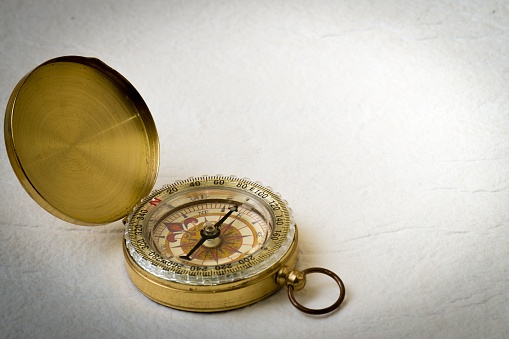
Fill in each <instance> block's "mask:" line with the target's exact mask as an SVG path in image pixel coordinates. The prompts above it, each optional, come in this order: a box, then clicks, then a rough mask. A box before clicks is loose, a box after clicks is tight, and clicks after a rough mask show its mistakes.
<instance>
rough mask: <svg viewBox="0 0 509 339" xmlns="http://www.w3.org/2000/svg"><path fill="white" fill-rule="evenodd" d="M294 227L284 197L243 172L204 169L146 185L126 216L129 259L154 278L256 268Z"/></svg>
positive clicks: (242, 275) (188, 278)
mask: <svg viewBox="0 0 509 339" xmlns="http://www.w3.org/2000/svg"><path fill="white" fill-rule="evenodd" d="M295 232H296V228H295V224H294V222H293V219H292V216H291V213H290V210H289V208H288V207H287V205H286V203H285V202H284V201H283V200H282V199H281V198H280V197H279V195H278V194H276V193H274V192H272V190H271V189H270V188H267V187H264V186H262V185H260V184H259V183H254V182H251V181H249V180H246V179H239V178H236V177H223V176H210V177H209V176H204V177H199V178H190V179H187V180H184V181H178V182H176V183H174V184H172V185H169V186H165V187H163V188H162V189H161V190H158V191H156V192H154V193H152V194H151V195H150V196H149V197H147V198H146V199H145V200H144V201H143V202H142V203H141V204H140V205H139V206H137V207H136V208H135V209H134V211H133V213H131V215H130V216H129V218H128V219H127V231H126V242H125V245H126V248H127V253H128V254H129V257H130V260H132V261H134V262H135V263H136V265H137V266H139V267H141V268H143V271H145V272H148V273H149V274H151V275H154V276H156V277H158V278H161V279H163V280H166V281H173V282H177V283H184V284H188V285H218V284H226V283H231V282H232V281H239V280H243V279H246V278H249V277H252V276H255V275H257V274H259V273H261V272H263V271H264V270H265V269H267V268H268V267H271V266H272V265H274V264H275V263H277V262H278V261H280V260H281V259H282V258H283V257H284V256H285V255H286V253H287V252H288V250H289V249H290V247H291V246H292V243H293V241H294V235H295Z"/></svg>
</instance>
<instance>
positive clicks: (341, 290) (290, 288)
mask: <svg viewBox="0 0 509 339" xmlns="http://www.w3.org/2000/svg"><path fill="white" fill-rule="evenodd" d="M302 273H304V276H306V275H307V274H309V273H322V274H325V275H328V276H329V277H331V278H332V279H334V280H335V281H336V283H337V284H338V286H339V298H338V300H336V302H335V303H334V304H332V305H330V306H329V307H325V308H321V309H314V308H307V307H304V306H302V305H301V304H300V303H299V302H298V301H297V300H296V299H295V296H294V295H293V292H294V288H293V286H292V285H288V298H289V299H290V302H291V303H292V304H293V306H295V307H296V308H297V309H298V310H299V311H302V312H304V313H309V314H325V313H329V312H332V311H334V310H335V309H337V308H338V307H339V305H341V303H342V302H343V300H344V299H345V285H344V284H343V281H341V279H340V278H339V277H338V276H337V275H336V273H334V272H332V271H329V270H328V269H326V268H321V267H311V268H308V269H305V270H304V271H302Z"/></svg>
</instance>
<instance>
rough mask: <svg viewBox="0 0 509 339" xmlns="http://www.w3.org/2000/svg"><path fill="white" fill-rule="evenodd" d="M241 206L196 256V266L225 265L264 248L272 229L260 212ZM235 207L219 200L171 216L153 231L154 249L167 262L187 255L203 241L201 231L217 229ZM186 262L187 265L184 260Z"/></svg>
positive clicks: (191, 207)
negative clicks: (218, 223) (230, 209)
mask: <svg viewBox="0 0 509 339" xmlns="http://www.w3.org/2000/svg"><path fill="white" fill-rule="evenodd" d="M239 205H240V207H239V209H238V211H237V213H234V214H232V215H231V216H229V218H228V219H226V221H224V223H223V224H222V227H221V229H220V233H219V235H218V236H217V237H216V238H213V239H208V240H206V241H205V242H204V243H203V245H202V246H200V248H199V249H198V250H196V252H194V253H193V255H192V259H191V261H192V262H193V263H194V264H198V265H202V266H217V265H224V264H226V263H230V262H233V261H236V260H240V259H242V258H245V257H246V255H250V254H253V253H255V252H256V251H258V250H260V249H261V247H262V245H263V244H264V243H265V241H266V240H267V237H268V236H269V234H271V233H272V228H271V226H269V225H268V224H267V222H266V221H265V218H264V217H263V216H261V215H260V214H258V213H257V212H256V211H254V210H252V209H249V208H246V207H245V206H243V205H241V204H240V202H239ZM231 206H233V205H232V204H231V203H225V202H224V201H221V200H216V201H208V202H199V203H197V204H193V205H190V206H187V207H184V208H181V209H179V210H177V211H175V212H174V213H171V214H170V215H168V216H167V217H165V218H164V219H162V220H161V221H160V222H159V223H158V224H157V225H156V226H155V228H154V229H153V233H152V236H151V238H152V242H153V246H154V248H155V249H156V251H157V252H159V254H160V255H161V256H162V257H163V258H166V259H171V258H180V257H182V256H185V255H186V254H187V253H189V251H191V249H192V248H194V246H196V244H197V243H198V242H199V241H200V240H201V238H202V237H201V235H200V231H202V230H203V229H205V228H206V227H210V226H212V227H213V225H214V224H216V223H217V222H219V220H220V219H221V218H222V217H223V216H224V215H225V214H226V213H227V211H228V208H229V207H231ZM182 261H183V262H186V260H184V259H182ZM187 262H188V261H187Z"/></svg>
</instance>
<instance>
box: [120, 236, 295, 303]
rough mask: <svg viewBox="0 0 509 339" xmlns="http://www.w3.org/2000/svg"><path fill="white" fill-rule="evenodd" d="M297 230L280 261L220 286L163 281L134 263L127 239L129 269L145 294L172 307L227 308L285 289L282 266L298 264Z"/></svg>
mask: <svg viewBox="0 0 509 339" xmlns="http://www.w3.org/2000/svg"><path fill="white" fill-rule="evenodd" d="M297 238H298V236H297V231H296V233H295V238H294V241H293V243H292V245H291V246H290V248H289V249H288V252H287V253H286V254H285V255H284V256H283V258H281V260H280V261H279V262H277V263H276V264H274V265H272V266H271V267H269V268H267V269H265V270H264V271H262V272H260V273H259V274H257V275H255V276H253V277H250V278H247V279H244V280H240V281H236V282H233V283H227V284H220V285H206V286H205V285H186V284H181V283H176V282H172V281H167V280H163V279H161V278H158V277H155V276H153V275H151V274H149V273H147V272H146V271H145V270H143V268H141V267H140V266H139V265H138V264H136V263H135V262H134V260H133V259H132V258H131V256H130V255H129V253H128V252H127V249H126V246H125V241H124V242H123V249H124V256H125V261H126V268H127V273H128V275H129V278H130V279H131V281H132V282H133V284H134V285H135V286H136V287H137V288H138V290H140V292H142V293H143V294H144V295H145V296H147V297H148V298H150V299H152V300H153V301H155V302H157V303H159V304H162V305H165V306H169V307H171V308H175V309H179V310H183V311H192V312H218V311H227V310H231V309H236V308H240V307H244V306H247V305H251V304H253V303H255V302H257V301H260V300H262V299H264V298H266V297H268V296H270V295H271V294H273V293H274V292H276V291H277V290H278V289H280V288H281V285H279V284H278V283H277V281H276V276H277V273H278V272H279V271H280V270H281V268H282V267H288V269H290V270H291V269H293V268H294V267H295V265H296V263H297V240H298V239H297Z"/></svg>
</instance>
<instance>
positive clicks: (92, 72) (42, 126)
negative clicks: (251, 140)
mask: <svg viewBox="0 0 509 339" xmlns="http://www.w3.org/2000/svg"><path fill="white" fill-rule="evenodd" d="M4 127H5V133H4V134H5V143H6V147H7V153H8V155H9V160H10V162H11V165H12V167H13V169H14V172H15V173H16V175H17V177H18V179H19V180H20V182H21V184H22V185H23V187H24V188H25V190H26V191H27V192H28V193H29V194H30V196H31V197H32V198H33V199H34V200H35V201H36V202H37V203H38V204H39V205H41V206H42V207H43V208H44V209H46V210H47V211H48V212H50V213H52V214H53V215H55V216H56V217H58V218H61V219H63V220H65V221H68V222H71V223H75V224H80V225H102V224H106V223H110V222H113V221H116V220H119V219H123V222H124V224H125V226H126V230H125V237H124V242H123V248H124V255H125V262H126V267H127V272H128V275H129V277H130V279H131V280H132V282H133V283H134V284H135V286H136V287H137V288H138V289H139V290H140V291H141V292H142V293H143V294H145V295H146V296H147V297H149V298H150V299H152V300H154V301H156V302H158V303H160V304H163V305H166V306H169V307H172V308H176V309H181V310H187V311H196V312H214V311H223V310H230V309H235V308H238V307H242V306H246V305H249V304H252V303H254V302H257V301H259V300H261V299H263V298H265V297H267V296H269V295H271V294H272V293H274V292H276V291H277V290H278V289H279V288H280V287H282V286H287V287H288V296H289V298H290V301H291V302H292V304H293V305H295V306H296V307H297V308H298V309H299V310H301V311H303V312H307V313H312V314H323V313H328V312H331V311H333V310H335V309H337V308H338V307H339V306H340V304H341V303H342V302H343V300H344V297H345V287H344V285H343V282H342V281H341V279H340V278H339V277H338V276H337V275H336V274H335V273H333V272H331V271H329V270H326V269H324V268H310V269H307V270H304V271H297V270H295V266H296V262H297V240H298V232H297V227H296V225H295V222H294V219H293V216H292V212H291V210H290V208H289V207H288V205H287V203H286V201H285V200H283V199H282V198H281V196H280V195H279V194H277V193H275V192H274V191H273V190H272V189H271V188H269V187H265V186H263V185H262V184H260V183H258V182H253V181H251V180H248V179H241V178H237V177H235V176H222V175H216V176H201V177H191V178H189V179H186V180H181V181H177V182H175V183H173V184H171V185H166V186H164V187H162V188H161V189H159V190H156V191H153V192H152V193H150V192H151V190H152V189H153V186H154V182H155V180H156V176H157V171H158V166H159V141H158V136H157V131H156V127H155V124H154V121H153V119H152V116H151V115H150V112H149V110H148V108H147V106H146V104H145V102H144V101H143V99H142V98H141V96H140V95H139V93H138V92H137V91H136V89H135V88H134V87H133V86H132V85H131V84H130V83H129V82H128V81H127V80H126V79H125V78H124V77H123V76H122V75H120V74H119V73H118V72H116V71H115V70H113V69H111V68H110V67H108V66H107V65H105V64H104V63H102V62H101V61H99V60H97V59H91V58H83V57H77V56H68V57H60V58H56V59H52V60H49V61H47V62H45V63H43V64H42V65H40V66H38V67H37V68H35V69H34V70H33V71H31V72H30V73H28V74H27V75H26V76H25V77H24V78H23V79H21V80H20V82H19V83H18V85H17V86H16V88H15V89H14V91H13V92H12V94H11V97H10V99H9V103H8V105H7V109H6V114H5V126H4ZM310 273H322V274H325V275H328V276H330V277H331V278H332V279H334V280H335V281H336V283H337V285H338V287H339V290H340V293H339V298H338V299H337V300H336V301H335V302H334V303H333V304H332V305H331V306H329V307H326V308H323V309H309V308H306V307H304V306H302V305H301V304H299V302H298V301H297V300H296V298H295V296H294V291H298V290H300V289H302V288H303V287H304V285H305V281H306V279H305V277H306V275H307V274H310Z"/></svg>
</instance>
